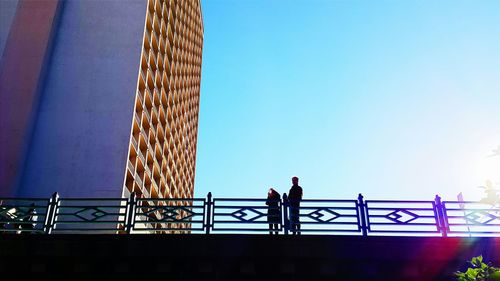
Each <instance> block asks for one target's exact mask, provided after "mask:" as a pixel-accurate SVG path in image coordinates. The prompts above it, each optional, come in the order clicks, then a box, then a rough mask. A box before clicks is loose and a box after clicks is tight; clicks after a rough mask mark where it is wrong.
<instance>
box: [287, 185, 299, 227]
mask: <svg viewBox="0 0 500 281" xmlns="http://www.w3.org/2000/svg"><path fill="white" fill-rule="evenodd" d="M300 200H302V187H300V186H299V178H298V177H293V178H292V187H291V188H290V192H288V201H289V202H290V226H291V227H290V228H291V230H292V233H293V234H299V235H300V221H299V214H300Z"/></svg>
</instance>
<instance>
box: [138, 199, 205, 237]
mask: <svg viewBox="0 0 500 281" xmlns="http://www.w3.org/2000/svg"><path fill="white" fill-rule="evenodd" d="M204 226H205V199H146V198H141V199H138V200H137V204H136V206H135V214H134V223H133V227H132V232H134V233H141V232H145V233H151V232H154V233H191V232H201V231H204Z"/></svg>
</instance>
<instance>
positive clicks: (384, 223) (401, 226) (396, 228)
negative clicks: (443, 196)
mask: <svg viewBox="0 0 500 281" xmlns="http://www.w3.org/2000/svg"><path fill="white" fill-rule="evenodd" d="M365 204H366V214H367V216H366V218H367V225H368V232H370V233H384V235H390V234H393V235H395V234H396V235H397V234H413V235H426V236H440V235H441V233H440V229H439V227H438V226H439V218H438V213H437V209H436V203H435V202H434V201H382V200H367V201H365Z"/></svg>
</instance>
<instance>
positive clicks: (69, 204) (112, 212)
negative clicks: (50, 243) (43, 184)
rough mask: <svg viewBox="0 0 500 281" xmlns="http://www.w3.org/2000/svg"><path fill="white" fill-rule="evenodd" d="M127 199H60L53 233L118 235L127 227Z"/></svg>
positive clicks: (56, 208)
mask: <svg viewBox="0 0 500 281" xmlns="http://www.w3.org/2000/svg"><path fill="white" fill-rule="evenodd" d="M126 210H127V199H93V198H92V199H73V198H71V199H59V200H57V202H56V204H55V211H54V213H55V216H54V225H53V231H52V232H53V233H74V232H84V233H85V232H92V233H116V232H117V231H119V230H120V228H123V226H124V225H125V217H126Z"/></svg>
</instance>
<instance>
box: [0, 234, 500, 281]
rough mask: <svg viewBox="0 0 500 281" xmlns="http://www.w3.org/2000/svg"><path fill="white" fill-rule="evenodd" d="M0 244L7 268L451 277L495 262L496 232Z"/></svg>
mask: <svg viewBox="0 0 500 281" xmlns="http://www.w3.org/2000/svg"><path fill="white" fill-rule="evenodd" d="M0 249H1V250H0V271H1V272H4V273H7V272H8V273H18V272H38V273H50V274H56V275H57V274H63V275H66V274H68V273H71V274H72V275H71V276H77V277H85V276H87V277H91V276H96V275H95V274H96V273H99V274H106V273H107V274H111V275H115V274H119V273H127V274H129V275H130V276H132V275H135V274H137V275H138V276H143V277H144V278H146V277H147V276H150V277H151V278H152V279H156V277H155V276H164V277H165V278H166V280H262V279H275V280H280V279H284V278H286V279H287V280H311V281H312V280H384V281H386V280H409V281H411V280H415V281H416V280H418V281H423V280H454V279H453V276H452V274H453V272H454V271H457V270H464V268H465V267H466V266H467V264H466V261H467V260H469V259H470V258H472V257H473V256H477V255H483V257H484V258H485V260H487V261H491V262H493V263H494V264H495V265H496V266H498V265H499V262H500V238H443V237H432V238H431V237H425V238H424V237H373V236H372V237H362V236H329V235H318V236H316V235H301V236H291V235H289V236H283V235H278V236H271V235H243V234H241V235H237V234H231V235H226V234H216V235H95V234H86V235H85V234H82V235H76V234H64V235H63V234H61V235H28V234H23V235H8V234H5V235H1V236H0ZM75 273H77V275H74V274H75ZM158 274H160V275H158ZM167 277H168V278H167ZM161 279H164V278H161Z"/></svg>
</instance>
